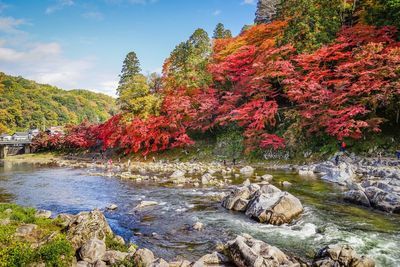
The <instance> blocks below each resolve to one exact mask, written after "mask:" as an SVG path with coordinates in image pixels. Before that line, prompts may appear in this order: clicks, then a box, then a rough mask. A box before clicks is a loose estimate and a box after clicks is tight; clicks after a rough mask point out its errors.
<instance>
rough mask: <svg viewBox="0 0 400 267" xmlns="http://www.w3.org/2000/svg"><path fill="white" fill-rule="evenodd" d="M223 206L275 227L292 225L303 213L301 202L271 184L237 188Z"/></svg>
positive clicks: (225, 199)
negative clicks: (285, 224)
mask: <svg viewBox="0 0 400 267" xmlns="http://www.w3.org/2000/svg"><path fill="white" fill-rule="evenodd" d="M222 206H223V207H224V208H226V209H229V210H234V211H242V212H246V215H247V216H249V217H251V218H253V219H255V220H257V221H259V222H261V223H269V224H274V225H281V224H283V223H290V222H292V221H293V219H295V218H296V217H297V216H298V215H299V214H300V213H301V212H302V211H303V206H302V204H301V202H300V200H298V199H297V198H296V197H294V196H293V195H292V194H290V193H288V192H285V191H281V190H280V189H279V188H277V187H275V186H273V185H271V184H264V185H262V186H261V187H260V186H259V185H256V184H251V185H249V186H243V187H237V188H235V189H234V190H233V191H232V192H231V193H230V194H229V195H227V196H226V197H225V198H224V199H223V201H222Z"/></svg>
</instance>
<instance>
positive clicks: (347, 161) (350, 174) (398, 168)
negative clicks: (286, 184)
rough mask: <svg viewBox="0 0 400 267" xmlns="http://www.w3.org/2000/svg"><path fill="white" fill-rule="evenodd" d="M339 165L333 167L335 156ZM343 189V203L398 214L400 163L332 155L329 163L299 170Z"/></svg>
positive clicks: (391, 160) (399, 211)
mask: <svg viewBox="0 0 400 267" xmlns="http://www.w3.org/2000/svg"><path fill="white" fill-rule="evenodd" d="M337 156H338V157H339V158H338V161H339V162H338V164H336V163H337V162H336V157H337ZM299 173H300V174H305V173H318V174H320V175H321V176H322V179H324V180H327V181H330V182H334V183H337V184H340V185H343V186H345V187H346V188H347V189H348V191H347V192H345V195H344V198H345V200H347V201H349V202H352V203H355V204H359V205H363V206H366V207H373V208H376V209H379V210H382V211H385V212H393V213H400V161H399V160H394V159H382V158H381V159H380V158H361V157H356V156H354V155H351V156H345V155H335V156H334V157H333V158H332V159H331V160H328V161H325V162H322V163H319V164H314V165H310V166H307V167H303V168H300V169H299Z"/></svg>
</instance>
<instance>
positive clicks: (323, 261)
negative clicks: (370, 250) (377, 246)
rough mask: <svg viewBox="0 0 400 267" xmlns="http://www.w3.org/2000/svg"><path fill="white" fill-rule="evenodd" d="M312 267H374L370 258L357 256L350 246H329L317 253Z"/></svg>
mask: <svg viewBox="0 0 400 267" xmlns="http://www.w3.org/2000/svg"><path fill="white" fill-rule="evenodd" d="M313 266H314V267H331V266H338V267H339V266H340V267H374V266H375V262H374V260H372V259H371V258H368V257H365V256H359V255H358V254H357V253H356V251H355V250H354V249H353V248H352V247H350V246H347V245H343V246H341V245H329V246H327V247H324V248H323V249H321V250H320V251H319V252H318V254H317V256H316V257H315V259H314V262H313Z"/></svg>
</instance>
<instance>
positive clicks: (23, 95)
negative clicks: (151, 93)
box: [0, 73, 116, 133]
mask: <svg viewBox="0 0 400 267" xmlns="http://www.w3.org/2000/svg"><path fill="white" fill-rule="evenodd" d="M0 96H1V97H0V133H2V132H11V133H12V132H13V131H19V130H27V129H29V128H39V129H43V128H44V127H50V126H57V125H65V124H78V123H80V122H82V121H83V120H85V119H87V120H89V121H91V122H94V123H99V122H103V121H105V120H106V119H108V118H109V117H110V116H111V115H113V114H114V113H115V112H116V106H115V100H114V99H113V98H111V97H109V96H106V95H103V94H99V93H94V92H90V91H86V90H71V91H65V90H62V89H59V88H57V87H54V86H50V85H44V84H38V83H36V82H34V81H30V80H27V79H24V78H22V77H13V76H9V75H6V74H4V73H0Z"/></svg>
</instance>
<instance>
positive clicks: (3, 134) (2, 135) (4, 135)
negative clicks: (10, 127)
mask: <svg viewBox="0 0 400 267" xmlns="http://www.w3.org/2000/svg"><path fill="white" fill-rule="evenodd" d="M9 136H11V135H9V134H6V133H2V134H0V137H9Z"/></svg>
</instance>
